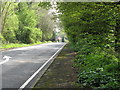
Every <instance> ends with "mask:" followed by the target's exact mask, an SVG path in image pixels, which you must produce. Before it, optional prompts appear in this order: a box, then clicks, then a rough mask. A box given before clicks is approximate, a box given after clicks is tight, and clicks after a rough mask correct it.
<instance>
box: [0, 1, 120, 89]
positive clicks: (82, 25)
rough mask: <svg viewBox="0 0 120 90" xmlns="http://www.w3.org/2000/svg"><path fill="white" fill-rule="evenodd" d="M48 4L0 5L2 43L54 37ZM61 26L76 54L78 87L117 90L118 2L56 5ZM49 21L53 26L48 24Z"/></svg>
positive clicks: (119, 48)
mask: <svg viewBox="0 0 120 90" xmlns="http://www.w3.org/2000/svg"><path fill="white" fill-rule="evenodd" d="M41 7H44V8H45V7H50V4H49V3H43V4H40V3H11V2H5V3H3V4H2V13H1V14H2V15H1V16H2V17H3V18H2V27H1V28H2V31H1V36H0V37H1V38H2V40H3V43H4V42H5V43H35V42H38V41H42V40H48V39H49V40H50V39H52V38H53V36H54V33H53V28H54V21H53V19H52V18H53V16H52V15H51V14H48V13H47V11H46V10H45V9H42V8H41ZM57 9H58V13H59V16H56V17H57V18H59V19H60V20H61V26H62V28H64V31H65V32H66V34H67V37H68V39H69V43H70V45H71V47H72V48H73V50H74V51H75V52H76V53H77V54H76V57H75V60H74V62H75V64H74V66H75V67H77V68H78V71H77V73H78V76H77V77H78V80H77V82H76V84H77V85H78V86H79V87H91V88H97V89H99V88H101V89H102V88H103V89H105V88H112V89H119V88H120V86H119V85H120V79H119V76H120V64H119V63H120V3H119V2H89V3H87V2H58V3H57ZM51 22H52V23H51Z"/></svg>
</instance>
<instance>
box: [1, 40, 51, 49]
mask: <svg viewBox="0 0 120 90" xmlns="http://www.w3.org/2000/svg"><path fill="white" fill-rule="evenodd" d="M50 42H51V41H44V42H37V43H32V44H24V43H9V44H2V45H1V47H0V50H4V49H11V48H18V47H27V46H32V45H38V44H42V43H50Z"/></svg>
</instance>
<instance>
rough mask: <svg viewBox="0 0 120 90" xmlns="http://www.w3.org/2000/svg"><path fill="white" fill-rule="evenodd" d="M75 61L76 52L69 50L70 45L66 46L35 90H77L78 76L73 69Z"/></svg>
mask: <svg viewBox="0 0 120 90" xmlns="http://www.w3.org/2000/svg"><path fill="white" fill-rule="evenodd" d="M73 59H74V52H73V51H72V50H71V49H70V48H69V45H66V46H65V47H64V48H63V50H62V51H61V53H60V54H59V55H58V56H57V57H56V59H55V60H54V61H53V63H52V64H51V65H50V67H49V68H48V70H46V72H45V73H44V74H43V76H42V77H41V78H40V80H39V81H38V82H37V83H36V85H35V86H34V88H33V90H34V89H40V88H77V86H76V85H75V82H76V81H77V77H76V76H77V75H76V72H75V68H74V67H73V64H74V61H73Z"/></svg>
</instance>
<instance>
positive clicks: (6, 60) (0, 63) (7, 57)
mask: <svg viewBox="0 0 120 90" xmlns="http://www.w3.org/2000/svg"><path fill="white" fill-rule="evenodd" d="M10 58H12V57H10V56H4V57H3V59H5V60H4V61H2V62H0V65H2V64H4V63H6V62H8V61H9V59H10Z"/></svg>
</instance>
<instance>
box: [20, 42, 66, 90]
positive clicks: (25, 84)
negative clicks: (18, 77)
mask: <svg viewBox="0 0 120 90" xmlns="http://www.w3.org/2000/svg"><path fill="white" fill-rule="evenodd" d="M65 45H66V44H64V45H63V46H62V47H61V48H60V49H59V50H58V51H57V52H56V53H55V54H54V55H53V56H52V57H50V58H49V59H48V60H47V61H46V62H45V63H44V64H43V65H42V66H41V67H40V68H39V69H38V70H37V71H36V72H35V73H34V74H33V75H32V76H31V77H30V78H29V79H28V80H27V81H26V82H25V83H24V84H23V85H22V86H21V87H20V88H19V89H18V90H22V89H23V88H25V87H26V86H27V84H28V83H29V82H30V81H31V80H32V79H33V78H34V77H35V76H36V75H37V74H38V73H39V72H40V71H41V70H42V68H43V67H44V66H45V65H46V64H47V63H48V62H49V61H50V60H51V59H52V58H53V57H54V56H55V55H56V54H57V53H58V52H59V51H60V50H62V49H63V47H64V46H65Z"/></svg>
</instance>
